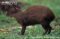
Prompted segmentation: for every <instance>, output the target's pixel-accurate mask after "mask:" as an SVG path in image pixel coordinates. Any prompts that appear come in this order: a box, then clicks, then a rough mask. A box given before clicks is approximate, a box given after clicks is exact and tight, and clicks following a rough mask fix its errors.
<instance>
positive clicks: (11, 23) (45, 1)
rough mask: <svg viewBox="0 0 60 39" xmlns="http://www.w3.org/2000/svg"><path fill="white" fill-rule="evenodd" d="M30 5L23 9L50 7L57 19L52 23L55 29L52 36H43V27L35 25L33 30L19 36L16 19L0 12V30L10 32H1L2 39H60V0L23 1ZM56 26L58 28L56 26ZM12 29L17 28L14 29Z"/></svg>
mask: <svg viewBox="0 0 60 39" xmlns="http://www.w3.org/2000/svg"><path fill="white" fill-rule="evenodd" d="M21 1H23V2H26V3H28V4H29V5H28V6H24V7H22V9H26V8H27V7H29V6H33V5H42V6H47V7H49V8H50V9H51V10H52V11H53V12H54V14H55V16H56V17H57V18H56V20H57V21H56V20H54V21H53V22H52V23H51V26H52V27H53V28H54V30H52V32H51V34H49V35H42V34H43V32H44V29H43V28H42V26H41V25H34V26H33V27H32V28H28V27H27V29H26V32H25V35H23V36H22V35H19V34H18V32H20V31H21V29H19V28H18V27H19V26H20V25H19V24H18V23H17V21H16V20H15V19H14V18H10V17H7V16H5V14H4V12H0V29H5V30H9V32H5V31H3V32H2V31H0V39H60V38H58V37H60V19H58V18H60V0H21ZM55 25H56V26H55ZM12 27H16V28H15V29H12Z"/></svg>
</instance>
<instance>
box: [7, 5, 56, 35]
mask: <svg viewBox="0 0 60 39" xmlns="http://www.w3.org/2000/svg"><path fill="white" fill-rule="evenodd" d="M7 14H8V15H9V16H13V17H15V18H16V20H17V22H18V23H19V24H21V25H22V30H21V34H22V35H24V33H25V30H26V27H27V26H29V25H35V24H41V25H42V27H43V28H44V30H45V33H44V34H46V33H48V34H50V32H51V30H52V27H51V26H50V23H51V21H53V20H54V18H55V16H54V14H53V12H52V11H51V10H50V9H49V8H47V7H45V6H32V7H29V8H28V9H26V10H25V11H24V12H23V11H21V12H20V13H14V14H12V13H9V12H8V13H7Z"/></svg>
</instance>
